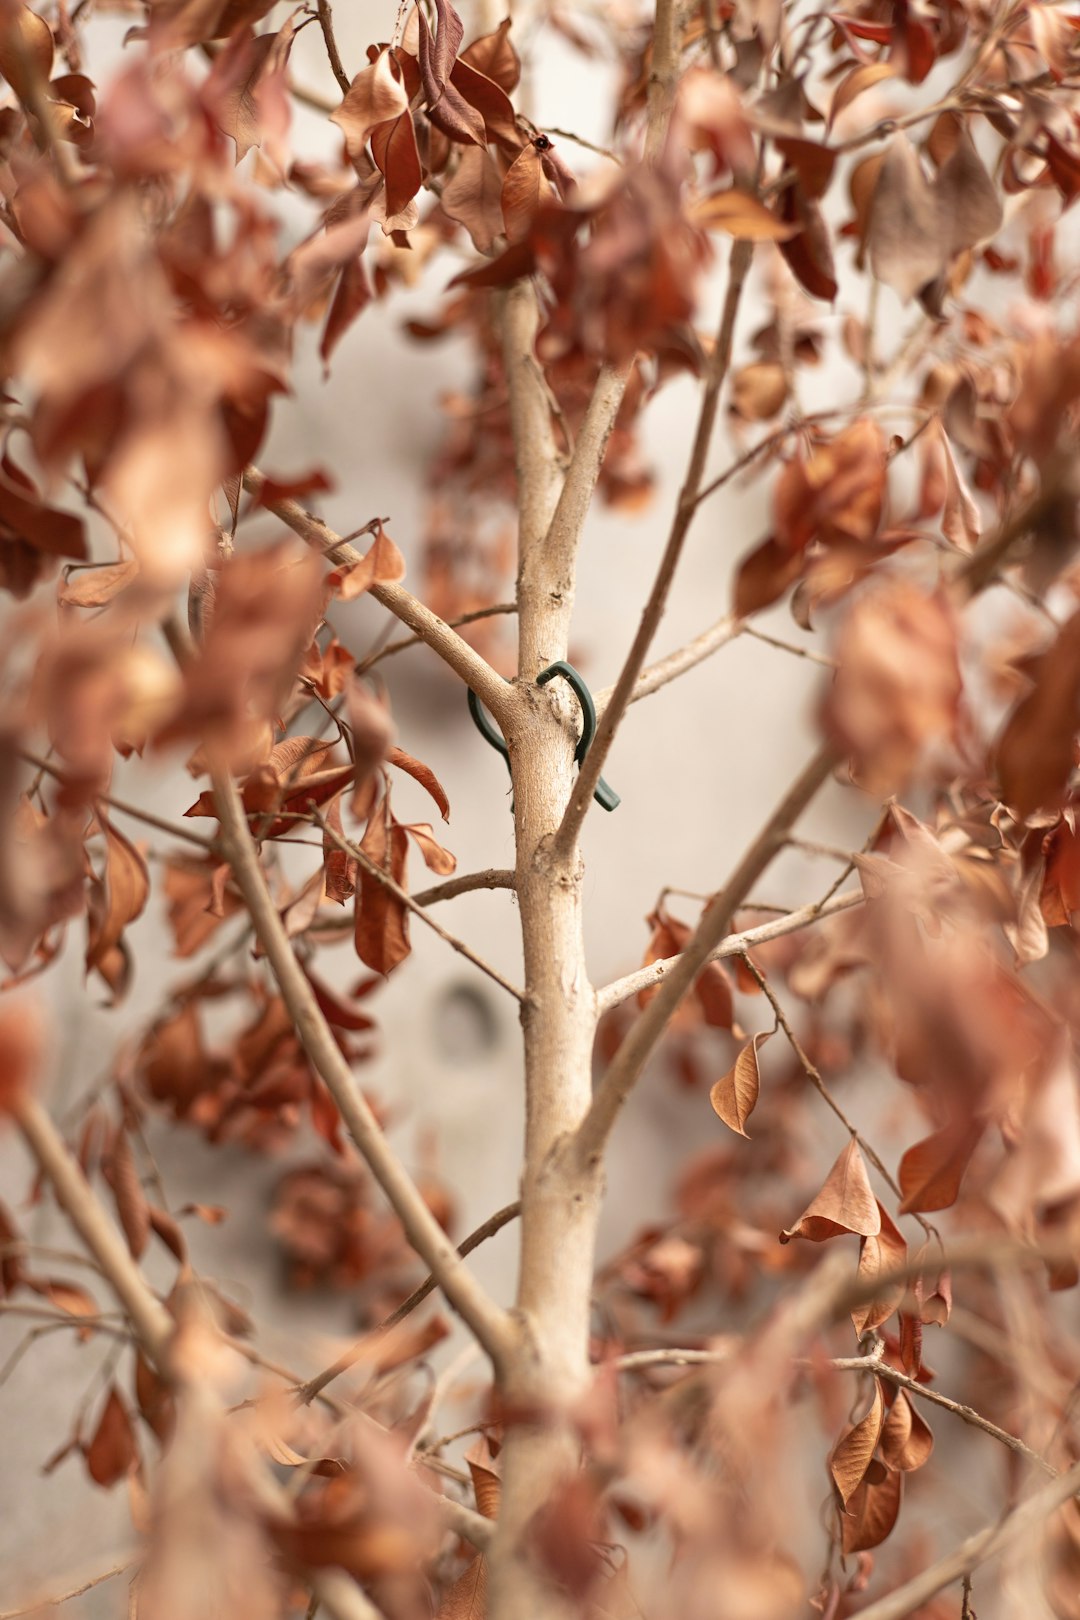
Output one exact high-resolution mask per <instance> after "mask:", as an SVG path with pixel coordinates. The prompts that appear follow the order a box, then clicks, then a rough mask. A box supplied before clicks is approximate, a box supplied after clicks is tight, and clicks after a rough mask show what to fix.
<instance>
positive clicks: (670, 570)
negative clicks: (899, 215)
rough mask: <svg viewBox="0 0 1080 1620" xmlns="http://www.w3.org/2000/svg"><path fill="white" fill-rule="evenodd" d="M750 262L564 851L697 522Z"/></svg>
mask: <svg viewBox="0 0 1080 1620" xmlns="http://www.w3.org/2000/svg"><path fill="white" fill-rule="evenodd" d="M752 257H753V243H751V242H745V241H737V242H735V243H734V244H733V245H732V249H731V258H730V261H729V268H728V285H727V292H726V294H725V296H724V304H723V308H722V310H721V313H720V324H719V327H718V329H717V334H716V345H715V347H714V349H713V352H712V355H711V357H710V360H709V368H708V372H707V376H706V381H705V387H704V390H703V392H702V398H701V407H700V410H699V413H698V422H697V429H696V431H695V434H694V442H693V446H692V448H691V451H690V461H689V465H688V467H687V471H686V477H685V479H684V481H683V486H682V490H681V492H680V494H679V503H678V506H677V507H676V509H675V517H674V520H673V522H672V526H671V532H670V534H669V535H668V541H667V545H666V546H665V548H664V554H663V556H662V558H661V560H660V566H659V569H658V570H657V574H656V578H655V580H654V581H653V587H652V590H651V591H650V593H649V598H648V601H647V602H646V604H645V608H644V611H643V612H642V615H641V622H640V624H639V626H638V631H637V634H636V636H635V637H634V641H633V644H632V645H631V648H630V651H629V653H628V654H627V657H626V662H625V664H624V665H623V667H622V670H621V671H620V673H619V678H618V680H617V681H616V682H615V687H614V690H613V691H612V694H611V697H610V699H609V701H608V703H607V706H606V708H605V710H604V715H603V718H602V719H601V721H600V723H599V725H598V726H597V729H596V736H595V737H594V738H593V742H592V746H591V747H590V749H589V752H588V754H587V755H586V756H585V759H584V761H583V762H582V766H581V770H580V772H579V773H578V778H577V782H576V784H575V787H574V791H573V793H572V794H571V797H570V803H569V804H568V805H567V808H566V814H565V816H564V817H563V821H562V825H561V827H560V828H559V831H558V833H557V834H556V847H557V848H558V850H559V851H560V852H565V851H567V850H570V849H573V848H574V846H575V845H576V843H577V838H578V834H579V833H580V831H581V826H582V823H583V822H584V820H585V816H586V814H587V812H588V809H589V805H590V803H591V802H592V796H593V793H594V792H595V790H596V785H597V783H598V782H599V780H600V777H601V774H602V772H603V769H604V766H605V764H606V763H607V756H608V753H609V751H610V749H611V744H612V741H613V740H614V737H615V732H616V730H617V728H618V726H619V722H620V721H621V720H622V717H623V715H624V714H625V712H626V709H627V707H628V705H629V703H630V700H631V695H632V693H633V691H634V688H635V687H636V685H637V681H638V676H639V675H640V674H641V670H642V667H643V665H644V663H645V657H646V654H647V653H648V650H649V648H650V646H651V645H652V640H653V637H654V635H655V634H656V630H657V627H658V626H659V624H660V620H661V619H662V618H663V616H664V609H665V607H666V605H667V598H668V592H669V591H670V589H671V582H672V580H673V579H674V577H675V570H676V568H677V567H678V564H679V560H680V558H681V556H682V550H683V544H684V542H685V540H686V536H687V534H688V533H689V531H690V525H691V524H692V523H693V520H694V513H695V511H696V509H697V497H698V491H699V490H700V488H701V480H702V478H703V476H704V473H705V463H706V461H707V459H708V454H709V445H710V443H711V441H712V435H713V428H714V427H715V425H716V415H717V410H718V408H719V404H720V390H721V388H722V387H723V384H724V379H725V378H726V376H727V373H728V367H729V365H730V363H731V349H732V343H733V340H734V335H735V319H736V316H737V314H738V311H739V303H740V300H741V298H742V290H743V286H744V284H745V282H746V277H747V273H748V271H749V269H750V262H751V259H752Z"/></svg>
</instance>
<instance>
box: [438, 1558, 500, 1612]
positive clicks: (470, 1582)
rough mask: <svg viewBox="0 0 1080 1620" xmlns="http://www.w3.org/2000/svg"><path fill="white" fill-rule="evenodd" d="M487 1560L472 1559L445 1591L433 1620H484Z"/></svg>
mask: <svg viewBox="0 0 1080 1620" xmlns="http://www.w3.org/2000/svg"><path fill="white" fill-rule="evenodd" d="M487 1587H488V1573H487V1559H486V1558H484V1557H483V1556H482V1555H481V1556H478V1557H476V1558H474V1559H473V1561H472V1563H471V1564H468V1565H466V1567H465V1569H464V1570H463V1571H462V1573H461V1574H460V1575H459V1576H458V1578H457V1580H456V1581H454V1582H453V1584H452V1585H451V1586H449V1587H448V1588H447V1590H446V1593H445V1595H444V1597H443V1600H442V1602H441V1603H440V1604H439V1608H438V1612H437V1614H436V1616H435V1620H486V1616H487Z"/></svg>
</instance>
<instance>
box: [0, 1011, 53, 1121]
mask: <svg viewBox="0 0 1080 1620" xmlns="http://www.w3.org/2000/svg"><path fill="white" fill-rule="evenodd" d="M44 1052H45V1027H44V1023H43V1020H42V1017H41V1012H40V1010H39V1008H38V1005H37V1003H36V1002H35V1001H30V1000H28V999H27V997H26V996H25V995H23V996H20V997H19V998H18V999H17V1000H14V1001H12V1000H7V999H5V1000H4V1001H0V1117H2V1116H3V1115H4V1114H10V1113H13V1112H14V1111H15V1110H16V1108H17V1107H18V1104H19V1102H20V1100H21V1099H22V1098H23V1097H24V1096H26V1095H27V1093H28V1092H29V1091H30V1088H31V1086H32V1085H33V1083H34V1082H35V1081H36V1079H37V1077H38V1074H39V1072H40V1069H41V1063H42V1058H43V1056H44Z"/></svg>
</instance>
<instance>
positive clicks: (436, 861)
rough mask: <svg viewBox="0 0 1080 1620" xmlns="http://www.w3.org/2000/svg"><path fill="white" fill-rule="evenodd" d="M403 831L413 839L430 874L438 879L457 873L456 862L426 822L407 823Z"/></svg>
mask: <svg viewBox="0 0 1080 1620" xmlns="http://www.w3.org/2000/svg"><path fill="white" fill-rule="evenodd" d="M405 831H406V832H407V833H408V834H409V836H410V838H412V839H413V841H414V843H415V844H416V847H417V849H418V850H419V851H420V853H421V855H422V856H423V857H424V863H425V865H426V866H427V867H428V868H429V869H430V870H431V871H432V872H437V873H438V874H439V876H440V877H449V876H450V874H451V873H452V872H456V871H457V860H456V859H455V857H454V856H453V855H451V853H450V851H449V850H448V849H444V848H443V846H442V845H441V844H440V843H439V841H438V839H437V838H436V837H435V834H434V833H433V832H432V830H431V826H430V824H429V823H428V822H426V821H416V822H409V823H408V824H407V825H406V827H405Z"/></svg>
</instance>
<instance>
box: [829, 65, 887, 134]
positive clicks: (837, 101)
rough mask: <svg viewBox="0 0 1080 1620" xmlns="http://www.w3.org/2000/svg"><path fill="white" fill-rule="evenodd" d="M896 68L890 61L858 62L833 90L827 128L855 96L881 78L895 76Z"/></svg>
mask: <svg viewBox="0 0 1080 1620" xmlns="http://www.w3.org/2000/svg"><path fill="white" fill-rule="evenodd" d="M895 74H896V69H895V68H894V67H893V66H892V64H891V63H890V62H860V63H859V64H858V66H856V67H853V68H852V70H851V72H850V73H848V74H846V75H845V76H844V78H842V79H841V80H840V83H839V84H838V85H837V87H836V89H835V91H834V92H833V98H832V104H831V106H830V107H829V120H828V128H829V129H830V130H831V129H832V126H833V125H834V124H835V122H836V120H837V119H838V118H839V116H840V114H841V113H842V112H843V110H844V108H845V107H850V106H851V103H852V102H853V101H854V100H855V98H856V96H861V95H862V94H863V91H864V90H870V89H872V88H873V86H874V85H875V84H880V83H881V81H882V79H890V78H893V77H895Z"/></svg>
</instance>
